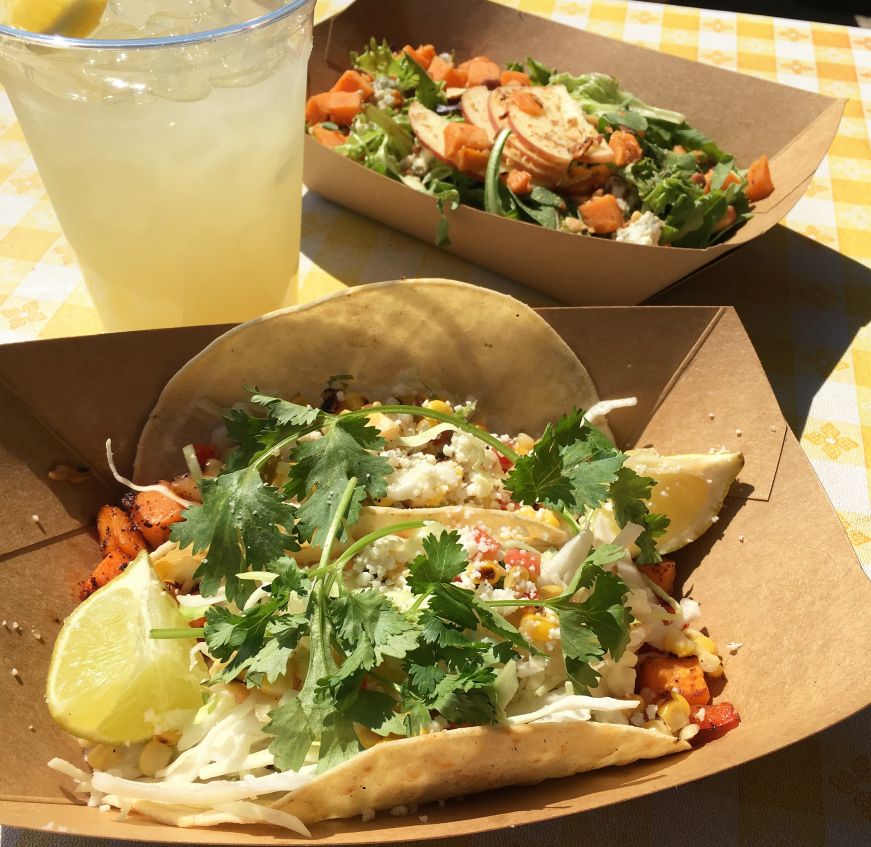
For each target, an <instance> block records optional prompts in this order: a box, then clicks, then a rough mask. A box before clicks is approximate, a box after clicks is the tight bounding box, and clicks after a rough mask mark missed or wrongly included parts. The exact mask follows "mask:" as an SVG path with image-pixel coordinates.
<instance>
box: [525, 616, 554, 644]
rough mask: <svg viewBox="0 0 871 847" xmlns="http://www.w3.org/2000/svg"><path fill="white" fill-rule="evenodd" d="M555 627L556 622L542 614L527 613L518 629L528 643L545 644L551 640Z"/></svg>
mask: <svg viewBox="0 0 871 847" xmlns="http://www.w3.org/2000/svg"><path fill="white" fill-rule="evenodd" d="M555 626H556V624H555V623H554V621H552V620H551V619H550V618H548V617H547V616H545V615H543V614H541V612H525V613H524V615H523V617H522V618H521V620H520V626H519V627H518V628H519V629H520V632H521V634H522V635H523V637H524V638H525V639H526V640H527V641H532V642H534V643H536V644H543V643H544V642H545V641H547V640H548V638H550V634H551V632H552V631H553V629H554V627H555Z"/></svg>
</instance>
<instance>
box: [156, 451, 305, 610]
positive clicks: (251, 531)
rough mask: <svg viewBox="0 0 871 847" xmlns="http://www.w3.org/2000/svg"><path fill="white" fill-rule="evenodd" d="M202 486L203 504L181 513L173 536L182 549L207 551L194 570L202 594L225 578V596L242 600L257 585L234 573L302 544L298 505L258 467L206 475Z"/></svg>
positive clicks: (209, 592) (263, 562)
mask: <svg viewBox="0 0 871 847" xmlns="http://www.w3.org/2000/svg"><path fill="white" fill-rule="evenodd" d="M200 490H201V491H202V495H203V504H202V505H201V506H192V507H190V508H189V509H186V510H185V511H184V512H183V513H182V517H183V518H184V520H182V521H179V522H178V523H174V524H173V525H172V529H171V531H170V538H171V539H172V540H173V541H175V542H177V543H178V545H179V547H181V548H182V549H185V548H187V547H190V548H192V551H193V552H194V553H202V552H205V551H208V552H207V555H206V557H205V558H204V559H203V561H202V562H201V564H200V566H199V567H198V568H197V570H196V571H195V573H194V579H196V580H199V583H200V591H201V592H202V594H204V595H206V596H209V595H212V594H215V593H216V592H217V590H218V589H219V588H220V587H221V584H222V583H225V584H226V591H227V599H229V600H231V601H240V602H241V601H244V600H245V598H246V597H248V595H249V594H250V593H251V591H252V590H253V585H252V584H251V583H250V582H249V581H247V580H239V579H237V578H236V574H238V573H243V572H244V571H247V570H249V569H250V568H252V567H254V568H263V567H265V566H266V565H267V564H268V563H269V562H272V561H274V560H275V559H278V558H279V557H281V556H282V555H283V553H284V552H285V551H286V550H298V549H299V545H298V544H297V542H296V538H295V530H294V518H295V513H296V509H295V507H294V506H292V505H290V504H289V503H285V502H284V500H283V499H282V496H281V492H280V491H278V489H276V488H273V487H272V486H271V485H267V484H266V483H265V482H263V480H262V479H261V478H260V473H259V471H258V470H257V469H256V468H254V467H250V468H245V469H243V470H238V471H233V472H232V473H227V474H222V475H221V476H219V477H216V478H209V477H203V479H202V481H201V483H200ZM282 530H284V531H282Z"/></svg>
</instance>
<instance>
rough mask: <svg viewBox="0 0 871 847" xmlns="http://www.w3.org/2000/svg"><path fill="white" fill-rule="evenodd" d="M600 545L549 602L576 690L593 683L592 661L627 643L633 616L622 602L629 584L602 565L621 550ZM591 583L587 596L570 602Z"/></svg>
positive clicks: (618, 650) (614, 655)
mask: <svg viewBox="0 0 871 847" xmlns="http://www.w3.org/2000/svg"><path fill="white" fill-rule="evenodd" d="M603 548H604V549H603ZM603 548H597V550H594V551H593V552H592V553H591V554H590V556H588V557H587V559H585V561H584V564H583V565H582V566H581V567H580V568H579V569H578V572H577V574H576V575H575V578H574V579H573V580H572V583H571V584H570V585H569V587H568V588H567V589H566V591H565V592H564V593H563V594H562V595H560V596H559V597H557V598H555V599H554V600H553V601H551V603H550V604H549V605H550V608H552V609H553V610H554V611H555V612H556V613H557V615H558V617H559V623H560V641H561V643H562V649H563V655H564V657H565V660H566V670H567V672H568V675H569V677H570V679H571V680H572V683H573V685H574V688H575V690H576V691H577V692H578V693H587V692H588V691H589V689H590V688H593V687H595V685H596V683H597V681H598V679H599V674H598V672H596V671H595V670H594V669H593V668H592V667H591V666H592V665H593V664H594V663H596V662H599V661H601V660H602V658H603V657H604V656H605V654H606V653H609V654H610V655H611V658H613V659H614V660H615V661H616V660H618V659H619V658H620V656H621V655H622V654H623V652H624V650H625V649H626V646H627V645H628V644H629V626H630V624H631V623H632V620H633V618H632V615H631V613H630V612H629V610H628V609H627V608H626V606H625V605H624V604H625V601H626V595H627V594H628V593H629V588H628V587H627V585H626V583H624V582H623V580H622V579H620V578H619V577H618V576H617V575H616V574H613V573H611V572H610V571H606V570H603V568H602V565H603V564H607V563H609V562H613V561H616V560H617V559H618V558H620V556H621V555H622V554H623V551H622V550H621V549H620V548H619V547H616V546H614V545H603ZM599 550H602V552H601V553H600V552H599ZM618 553H619V555H618ZM591 586H592V588H593V591H592V593H591V594H590V596H589V597H587V598H586V599H585V600H584V601H582V602H580V603H574V602H572V600H571V598H572V597H573V596H574V595H575V594H576V593H577V591H578V590H580V589H581V588H590V587H591Z"/></svg>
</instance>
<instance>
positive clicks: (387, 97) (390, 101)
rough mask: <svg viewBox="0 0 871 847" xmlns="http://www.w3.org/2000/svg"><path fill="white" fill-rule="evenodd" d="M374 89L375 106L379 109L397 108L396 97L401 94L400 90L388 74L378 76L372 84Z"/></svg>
mask: <svg viewBox="0 0 871 847" xmlns="http://www.w3.org/2000/svg"><path fill="white" fill-rule="evenodd" d="M372 89H373V91H374V97H375V105H376V106H377V107H378V108H379V109H392V108H394V107H395V106H396V103H397V98H396V95H397V94H398V93H399V88H398V86H397V84H396V80H395V79H392V78H391V77H389V76H387V75H386V74H381V75H380V76H376V77H375V80H374V81H373V83H372Z"/></svg>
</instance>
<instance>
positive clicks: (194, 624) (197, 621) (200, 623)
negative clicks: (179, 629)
mask: <svg viewBox="0 0 871 847" xmlns="http://www.w3.org/2000/svg"><path fill="white" fill-rule="evenodd" d="M205 625H206V619H205V618H194V619H193V620H191V621H188V626H189V627H190V628H191V629H200V628H201V627H204V626H205Z"/></svg>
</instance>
